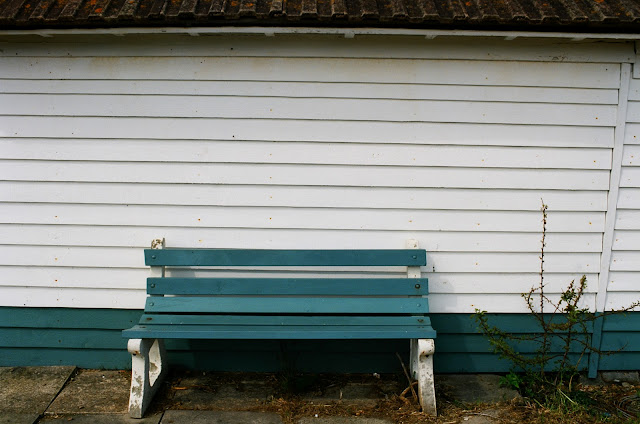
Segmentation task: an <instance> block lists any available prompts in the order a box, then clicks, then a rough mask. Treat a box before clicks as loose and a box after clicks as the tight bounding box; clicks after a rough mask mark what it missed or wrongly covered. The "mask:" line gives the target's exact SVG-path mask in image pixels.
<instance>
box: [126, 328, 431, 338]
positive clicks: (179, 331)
mask: <svg viewBox="0 0 640 424" xmlns="http://www.w3.org/2000/svg"><path fill="white" fill-rule="evenodd" d="M435 334H436V333H435V331H434V330H433V329H432V328H431V327H430V326H422V327H418V326H415V325H414V326H409V325H408V326H396V325H394V326H377V327H372V326H343V325H337V326H254V325H246V326H237V325H233V326H224V325H181V326H172V325H136V326H134V327H133V328H130V329H128V330H125V331H124V332H123V335H124V336H125V337H129V338H160V339H162V338H171V339H402V338H433V337H435Z"/></svg>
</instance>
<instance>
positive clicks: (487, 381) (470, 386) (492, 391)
mask: <svg viewBox="0 0 640 424" xmlns="http://www.w3.org/2000/svg"><path fill="white" fill-rule="evenodd" d="M439 389H444V390H445V391H446V392H447V393H448V394H450V395H451V396H452V397H453V398H454V399H456V400H458V401H460V402H464V403H476V402H483V403H484V402H487V403H489V402H501V401H506V400H511V399H515V398H519V397H520V394H519V393H518V392H516V391H515V390H512V389H509V388H506V387H500V376H499V375H495V374H446V375H436V393H437V392H438V390H439Z"/></svg>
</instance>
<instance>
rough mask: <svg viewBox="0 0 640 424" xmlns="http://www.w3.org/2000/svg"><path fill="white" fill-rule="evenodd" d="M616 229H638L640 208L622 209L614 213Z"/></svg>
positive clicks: (639, 225)
mask: <svg viewBox="0 0 640 424" xmlns="http://www.w3.org/2000/svg"><path fill="white" fill-rule="evenodd" d="M615 229H616V230H638V229H640V210H637V209H622V210H618V212H617V213H616V224H615Z"/></svg>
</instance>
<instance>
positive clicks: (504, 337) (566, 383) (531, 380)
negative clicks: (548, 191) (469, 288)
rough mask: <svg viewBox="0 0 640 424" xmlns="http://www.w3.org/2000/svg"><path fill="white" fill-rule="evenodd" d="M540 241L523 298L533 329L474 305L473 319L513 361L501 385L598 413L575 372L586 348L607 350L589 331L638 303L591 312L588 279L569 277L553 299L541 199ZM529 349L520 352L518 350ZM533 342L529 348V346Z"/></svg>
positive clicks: (552, 405)
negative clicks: (533, 278)
mask: <svg viewBox="0 0 640 424" xmlns="http://www.w3.org/2000/svg"><path fill="white" fill-rule="evenodd" d="M541 212H542V240H541V248H540V270H539V282H538V284H537V285H535V286H533V287H532V288H531V290H530V291H529V292H527V293H523V294H522V297H523V298H524V301H525V303H526V306H527V309H528V311H529V315H530V316H531V317H532V318H533V320H534V322H535V323H536V325H537V331H536V332H535V333H527V334H513V333H510V332H507V331H503V330H501V329H500V328H498V327H496V326H492V325H490V324H489V318H488V316H487V314H486V312H485V311H482V310H478V309H476V313H475V315H474V318H475V320H476V322H477V323H478V325H479V329H480V331H481V332H482V333H483V334H484V335H485V336H486V337H487V338H488V340H489V343H490V344H491V346H492V348H493V351H494V352H495V353H497V354H498V355H500V357H501V358H503V359H507V360H508V361H510V362H511V364H512V367H511V372H510V373H509V374H507V375H506V376H505V377H503V379H502V384H503V385H505V386H508V387H512V388H514V389H516V390H517V391H519V392H520V394H521V395H523V396H524V397H526V398H528V399H530V400H531V401H533V402H535V403H536V404H537V405H538V406H540V407H542V408H544V409H551V410H558V411H564V412H568V413H573V412H577V411H582V412H589V413H591V414H593V415H598V414H600V411H598V409H597V405H596V404H595V402H594V401H593V400H592V399H591V397H590V396H589V395H588V394H587V393H585V392H583V391H580V390H578V388H577V385H576V382H577V380H578V378H577V377H578V376H579V371H580V370H583V369H584V368H585V362H586V359H587V358H588V354H589V353H596V354H600V355H608V354H612V353H615V352H603V351H601V350H600V349H599V347H598V346H593V345H592V341H591V333H592V331H593V325H594V322H596V321H597V320H601V319H604V318H605V317H606V316H608V315H611V314H620V313H624V312H627V311H629V310H631V309H634V308H636V307H638V306H640V302H634V303H633V304H631V305H629V306H627V307H625V308H621V309H618V310H612V311H606V312H602V313H593V312H591V311H590V310H589V308H588V307H585V306H584V302H583V300H584V295H585V292H586V289H587V278H586V276H584V275H583V276H582V278H580V281H579V282H578V283H576V282H575V280H574V281H571V282H570V283H569V284H568V285H567V287H566V288H565V289H564V290H563V291H562V292H561V293H560V296H559V297H558V298H557V300H555V299H552V298H551V297H549V296H548V294H547V293H546V292H545V288H546V282H545V270H544V262H545V247H546V232H547V205H545V204H544V202H543V203H542V208H541ZM525 345H528V348H527V349H525V350H527V351H528V352H532V353H523V352H521V351H520V349H521V348H522V347H523V346H525ZM532 346H533V348H532Z"/></svg>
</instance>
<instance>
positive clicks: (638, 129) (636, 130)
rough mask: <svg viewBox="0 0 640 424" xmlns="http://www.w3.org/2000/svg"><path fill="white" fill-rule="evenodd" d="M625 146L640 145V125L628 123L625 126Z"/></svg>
mask: <svg viewBox="0 0 640 424" xmlns="http://www.w3.org/2000/svg"><path fill="white" fill-rule="evenodd" d="M624 144H625V145H634V144H640V124H634V123H628V124H627V125H625V129H624Z"/></svg>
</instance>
